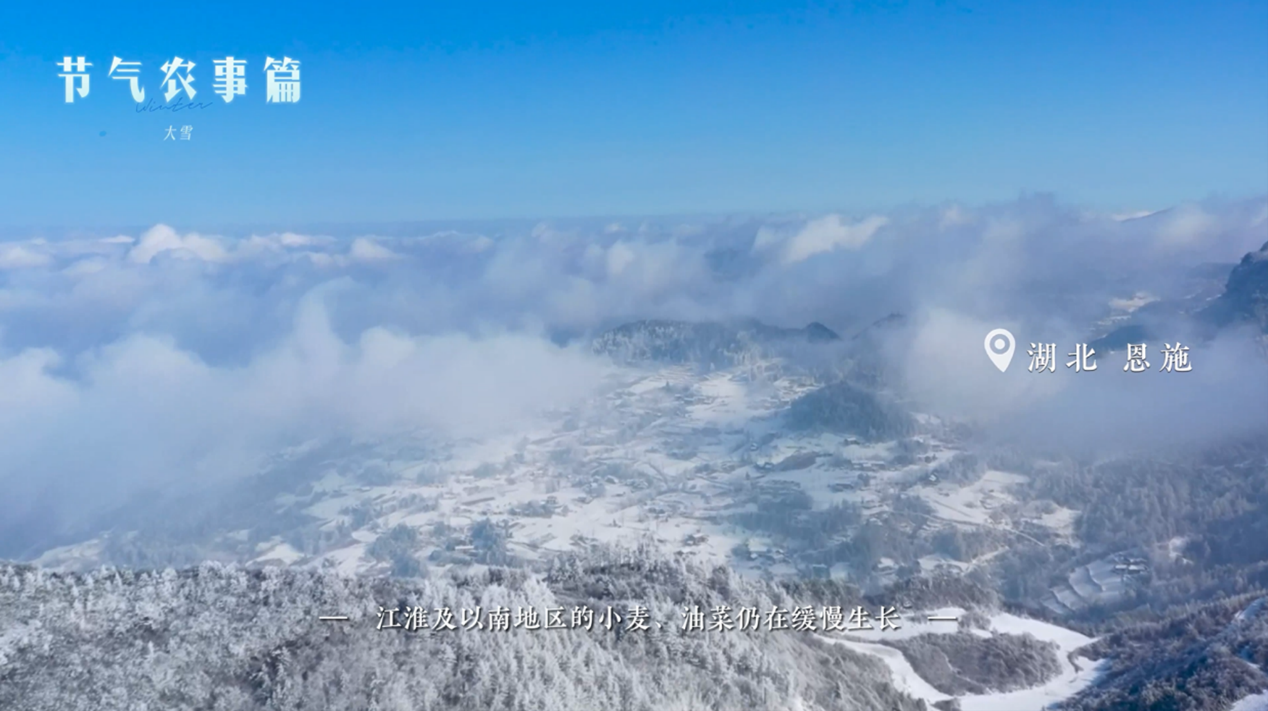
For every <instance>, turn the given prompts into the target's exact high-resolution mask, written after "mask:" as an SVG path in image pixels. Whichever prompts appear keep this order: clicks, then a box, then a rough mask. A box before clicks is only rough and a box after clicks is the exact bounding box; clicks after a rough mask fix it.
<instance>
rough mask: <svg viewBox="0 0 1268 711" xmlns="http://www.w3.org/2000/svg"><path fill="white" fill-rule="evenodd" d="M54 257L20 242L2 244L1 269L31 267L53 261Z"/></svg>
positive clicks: (0, 254)
mask: <svg viewBox="0 0 1268 711" xmlns="http://www.w3.org/2000/svg"><path fill="white" fill-rule="evenodd" d="M52 261H53V260H52V258H50V257H49V256H48V255H47V254H44V253H42V252H35V251H32V250H30V249H27V248H26V247H23V246H22V245H20V244H9V245H0V269H30V268H33V267H43V266H47V265H49V264H51V263H52Z"/></svg>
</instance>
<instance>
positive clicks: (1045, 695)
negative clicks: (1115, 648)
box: [960, 613, 1106, 711]
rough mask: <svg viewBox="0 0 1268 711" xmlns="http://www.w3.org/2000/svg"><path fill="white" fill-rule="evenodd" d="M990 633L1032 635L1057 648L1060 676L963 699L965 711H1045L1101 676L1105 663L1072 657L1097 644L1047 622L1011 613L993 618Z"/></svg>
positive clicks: (1086, 637)
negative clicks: (1042, 682)
mask: <svg viewBox="0 0 1268 711" xmlns="http://www.w3.org/2000/svg"><path fill="white" fill-rule="evenodd" d="M991 631H993V632H996V633H1002V634H1016V635H1020V634H1027V633H1028V634H1031V635H1033V636H1035V637H1036V638H1038V639H1041V640H1045V641H1048V642H1053V643H1055V644H1056V645H1057V647H1058V650H1057V660H1058V661H1059V662H1060V663H1061V673H1060V674H1058V675H1057V676H1056V677H1055V678H1053V679H1052V680H1051V681H1049V682H1047V683H1046V684H1042V685H1040V686H1035V687H1031V688H1029V689H1022V690H1019V691H1010V692H1003V693H994V694H980V695H975V696H961V697H960V706H961V708H963V709H964V711H1042V709H1045V708H1047V707H1048V706H1049V705H1051V704H1053V703H1056V702H1057V701H1061V700H1063V699H1068V698H1070V697H1071V696H1074V695H1075V694H1077V693H1078V692H1080V691H1082V690H1083V689H1085V688H1087V687H1088V686H1089V685H1091V684H1092V682H1094V681H1095V680H1096V679H1097V677H1098V676H1100V675H1101V673H1102V671H1103V669H1104V665H1105V664H1106V662H1105V661H1101V662H1096V663H1092V662H1087V661H1086V660H1084V662H1083V663H1082V664H1079V665H1076V664H1075V663H1074V662H1073V661H1072V659H1073V657H1072V653H1073V652H1074V651H1075V650H1076V649H1078V648H1080V647H1083V646H1085V645H1088V644H1091V643H1092V642H1094V641H1095V640H1093V639H1092V638H1091V637H1088V636H1086V635H1082V634H1079V633H1078V632H1075V631H1074V630H1068V629H1066V628H1064V627H1059V626H1057V625H1054V624H1050V623H1048V622H1042V621H1040V620H1032V619H1029V618H1026V617H1018V616H1016V615H1010V614H1008V613H998V614H995V615H992V616H991Z"/></svg>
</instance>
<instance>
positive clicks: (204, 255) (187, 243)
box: [128, 225, 229, 264]
mask: <svg viewBox="0 0 1268 711" xmlns="http://www.w3.org/2000/svg"><path fill="white" fill-rule="evenodd" d="M164 252H171V253H172V254H173V256H176V257H178V258H181V259H201V260H203V261H205V262H224V261H226V260H227V259H228V257H229V255H228V253H227V252H226V251H225V248H224V247H223V246H222V245H221V244H220V243H219V242H218V241H217V240H215V239H212V238H210V237H203V236H202V235H199V234H196V233H192V232H191V233H190V234H187V235H180V234H177V232H176V230H174V229H172V228H171V227H168V226H167V225H155V226H154V227H151V228H150V229H149V230H148V231H147V232H146V233H145V234H143V235H141V241H140V242H139V243H138V244H137V245H136V246H135V247H133V248H132V250H131V251H129V252H128V259H129V260H130V261H132V262H135V263H137V264H149V262H150V260H152V259H154V257H156V256H158V255H159V254H162V253H164Z"/></svg>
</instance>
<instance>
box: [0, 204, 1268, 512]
mask: <svg viewBox="0 0 1268 711" xmlns="http://www.w3.org/2000/svg"><path fill="white" fill-rule="evenodd" d="M380 232H381V233H391V234H392V235H393V236H383V235H382V234H379V235H375V234H368V233H367V234H357V235H351V236H346V237H339V238H336V237H328V236H322V235H319V234H296V233H280V234H259V235H251V236H248V237H245V238H235V239H229V238H224V237H219V236H216V235H209V234H196V233H188V232H186V233H182V232H178V231H176V230H173V229H172V228H170V227H167V226H165V225H157V226H154V227H152V228H150V229H149V230H147V231H144V232H143V233H140V234H124V235H114V234H110V235H99V236H95V237H91V238H85V237H75V238H66V239H56V240H52V239H49V240H45V239H27V240H18V241H10V242H8V243H3V244H0V485H2V486H3V487H4V489H5V490H6V492H7V495H6V497H5V503H0V520H7V521H8V522H10V524H12V522H13V521H16V520H18V519H19V518H20V517H21V516H24V515H27V514H29V512H31V511H35V510H40V511H47V512H48V514H49V515H50V516H53V517H61V518H65V517H73V516H76V515H79V514H80V513H82V512H83V511H86V510H87V509H88V508H89V504H91V505H92V506H108V505H110V504H112V503H117V502H119V501H122V500H124V499H126V498H128V497H129V496H132V495H133V494H135V493H136V492H138V491H142V490H145V489H147V488H150V487H157V488H163V487H170V486H173V485H176V486H180V485H181V483H182V482H186V481H204V480H208V481H215V480H219V479H223V478H226V477H234V476H240V475H242V474H245V473H250V472H251V471H253V470H254V466H255V463H256V462H258V461H259V459H260V457H262V456H266V455H268V454H269V453H271V452H272V451H275V450H276V449H277V448H279V447H282V446H286V445H289V444H294V443H295V442H299V441H304V440H306V439H309V438H312V437H321V436H334V435H338V436H351V437H366V438H374V437H378V436H386V435H389V434H393V433H397V432H401V431H407V430H413V429H434V430H439V431H445V432H449V433H452V434H482V433H485V432H489V431H493V430H503V429H506V428H513V427H515V426H516V424H517V423H520V422H522V421H524V419H525V418H527V417H530V416H531V415H532V414H533V413H534V412H535V411H537V410H539V409H540V408H542V407H547V406H555V405H566V404H568V403H571V402H576V401H577V400H578V399H580V398H583V397H585V396H586V395H587V394H588V393H590V392H593V391H594V388H596V387H597V386H598V385H599V383H600V382H601V380H602V375H603V369H604V368H605V367H606V366H605V364H603V363H601V362H599V361H598V360H596V359H595V358H594V357H593V356H591V355H590V354H588V352H586V351H585V349H584V348H582V347H580V346H579V345H575V344H574V345H567V343H566V338H563V337H566V336H572V335H579V334H585V333H592V332H594V331H595V330H597V329H601V328H604V327H607V326H611V325H616V324H618V323H621V322H623V321H626V320H630V319H637V318H676V319H687V320H707V319H719V318H727V317H735V316H741V317H756V318H758V319H761V320H763V321H766V322H769V323H772V324H776V325H785V326H802V325H804V324H806V323H808V322H810V321H820V322H823V323H825V324H827V325H828V326H830V327H832V328H834V329H836V330H838V331H840V332H842V333H843V334H846V335H850V334H853V333H854V332H856V331H858V330H860V329H862V328H863V327H865V326H866V325H867V324H869V323H871V322H872V321H874V320H875V319H877V318H880V317H882V316H885V315H887V314H889V313H891V312H903V313H906V314H908V315H909V316H910V320H909V324H910V325H909V327H908V328H907V329H906V330H904V331H902V332H900V333H898V334H896V335H895V337H894V338H893V339H892V340H891V341H889V342H886V343H885V344H884V345H883V346H882V347H883V348H886V349H888V350H887V354H888V356H889V357H890V358H891V359H892V360H893V362H894V363H895V364H896V365H898V366H899V367H898V368H896V370H897V371H899V372H902V373H903V374H904V377H903V387H904V388H906V390H907V392H906V393H905V394H907V395H909V396H911V397H913V398H915V399H916V400H917V401H918V402H920V403H921V404H922V405H923V406H925V407H928V408H929V409H931V410H935V411H938V412H944V413H947V414H953V415H957V416H963V417H969V418H974V419H977V420H983V421H989V420H991V419H992V418H996V419H998V418H999V416H1000V415H1001V414H1003V415H1006V416H1008V417H1006V418H1005V419H1010V420H1011V421H1012V422H1013V424H1014V429H1018V428H1017V427H1016V426H1015V425H1016V422H1017V420H1018V418H1017V417H1015V416H1013V415H1015V414H1016V413H1018V412H1021V411H1023V410H1033V411H1035V412H1036V413H1038V414H1036V415H1035V417H1036V419H1035V420H1034V422H1036V423H1037V424H1036V425H1035V428H1036V429H1039V430H1043V429H1044V428H1057V429H1060V428H1066V429H1065V430H1064V431H1065V432H1066V433H1067V435H1068V436H1069V437H1071V438H1075V439H1078V438H1080V437H1086V438H1087V439H1088V441H1092V440H1095V439H1097V438H1101V439H1103V438H1104V437H1105V433H1106V432H1107V431H1112V426H1121V432H1123V433H1127V432H1133V433H1139V432H1145V431H1148V430H1149V428H1150V427H1155V428H1156V429H1157V430H1158V431H1160V432H1169V431H1170V430H1168V429H1167V426H1164V424H1159V423H1165V422H1168V421H1171V422H1174V421H1175V420H1176V416H1175V414H1174V413H1169V412H1168V411H1167V409H1168V408H1174V407H1180V406H1183V407H1184V408H1187V409H1188V411H1190V412H1194V413H1200V414H1201V418H1202V423H1201V425H1199V426H1195V427H1192V428H1190V429H1189V430H1188V431H1189V432H1191V433H1209V434H1215V433H1218V432H1220V431H1221V428H1225V429H1227V427H1226V425H1229V423H1236V422H1240V423H1242V424H1243V425H1245V423H1247V422H1249V423H1251V425H1256V426H1257V423H1256V422H1255V418H1257V417H1260V416H1263V417H1264V418H1265V420H1264V426H1268V413H1265V412H1263V407H1260V408H1259V409H1258V410H1256V409H1255V408H1256V406H1257V405H1256V401H1255V398H1257V397H1260V396H1261V395H1262V396H1263V398H1264V399H1263V400H1261V401H1260V403H1264V402H1268V384H1266V382H1265V381H1266V380H1268V378H1266V377H1265V376H1266V374H1268V368H1265V366H1264V362H1263V361H1262V359H1257V358H1258V356H1257V355H1256V354H1255V353H1254V351H1253V350H1252V349H1251V348H1250V347H1249V346H1247V345H1246V343H1247V341H1246V339H1242V338H1239V337H1238V336H1237V334H1230V335H1227V336H1224V337H1222V338H1223V340H1217V341H1215V342H1212V343H1209V344H1206V345H1203V346H1201V349H1199V350H1195V352H1194V354H1193V358H1194V360H1195V362H1196V363H1198V364H1200V365H1201V368H1202V369H1204V370H1205V373H1206V374H1205V375H1204V374H1202V373H1200V372H1198V366H1196V365H1195V373H1193V374H1191V375H1192V377H1191V378H1190V382H1188V383H1186V384H1184V385H1183V386H1181V385H1178V384H1176V382H1177V381H1176V380H1175V379H1167V380H1164V379H1163V378H1166V377H1167V376H1162V375H1160V374H1158V373H1150V374H1149V375H1148V378H1150V379H1152V380H1153V383H1147V384H1146V385H1142V384H1141V383H1142V382H1147V381H1139V380H1138V381H1132V382H1130V383H1129V382H1128V381H1126V380H1124V379H1123V378H1121V377H1112V376H1115V375H1120V376H1121V375H1122V374H1121V373H1113V372H1099V373H1097V374H1095V375H1096V376H1098V377H1087V378H1083V379H1082V380H1077V381H1076V380H1075V379H1072V378H1071V377H1069V374H1068V373H1064V372H1063V373H1058V374H1055V375H1054V376H1053V378H1052V379H1050V380H1047V381H1043V380H1039V379H1036V378H1026V377H1025V376H1026V375H1028V374H1027V373H1025V372H1024V368H1025V365H1026V363H1025V362H1024V361H1025V360H1026V356H1025V354H1024V350H1025V348H1026V346H1027V344H1026V343H1025V342H1019V343H1018V344H1017V345H1018V353H1017V355H1016V360H1015V362H1014V366H1013V370H1011V371H1010V372H1009V373H1008V374H1007V375H1006V376H1003V378H1002V379H1001V377H997V376H999V373H997V372H995V371H994V370H993V369H990V368H989V364H988V363H987V362H986V359H985V354H984V352H983V350H982V337H983V336H984V334H985V332H986V331H988V330H990V328H994V327H997V326H1004V327H1008V328H1010V329H1012V330H1013V332H1014V333H1016V334H1017V335H1018V338H1019V341H1026V340H1045V341H1052V342H1056V343H1057V344H1058V349H1059V351H1060V353H1059V354H1058V355H1059V357H1061V356H1064V354H1065V352H1066V350H1068V349H1069V347H1070V346H1071V345H1072V344H1073V343H1074V342H1076V341H1085V340H1088V339H1089V338H1090V337H1091V334H1092V333H1093V331H1094V330H1095V324H1096V322H1097V321H1099V320H1101V319H1103V318H1105V317H1106V316H1107V315H1110V313H1111V311H1112V307H1111V304H1112V303H1116V304H1118V305H1119V306H1120V307H1122V306H1123V305H1124V304H1131V303H1136V302H1137V301H1139V300H1141V299H1145V300H1148V299H1161V300H1166V299H1173V298H1182V297H1187V296H1190V295H1191V294H1189V293H1186V291H1187V290H1190V289H1191V288H1193V285H1194V284H1195V283H1197V282H1196V281H1195V278H1196V277H1195V276H1194V275H1195V271H1194V270H1195V269H1198V268H1200V267H1202V265H1205V264H1209V263H1224V264H1231V263H1232V262H1234V261H1236V260H1237V259H1238V258H1240V257H1241V256H1242V255H1243V254H1244V253H1246V252H1248V251H1252V250H1254V249H1257V248H1258V247H1259V246H1260V245H1262V244H1263V243H1264V242H1265V241H1268V199H1256V200H1250V201H1243V202H1223V203H1204V204H1192V205H1184V206H1180V207H1177V208H1175V209H1173V210H1169V211H1164V212H1160V213H1154V214H1149V215H1143V216H1139V215H1137V216H1129V217H1123V216H1109V215H1094V214H1087V213H1084V212H1081V211H1079V210H1077V209H1075V208H1072V207H1069V206H1065V205H1061V204H1058V203H1056V202H1054V201H1052V200H1051V199H1048V198H1044V197H1033V198H1026V199H1022V200H1018V201H1016V202H1013V203H1008V204H1000V205H992V206H985V207H980V208H966V207H963V206H958V205H949V206H941V207H934V208H923V209H914V208H913V209H910V210H906V211H897V212H894V213H891V214H885V215H867V214H864V215H854V216H846V215H838V214H829V215H810V216H777V217H769V218H750V217H745V218H719V219H708V220H679V221H672V220H658V221H629V222H618V223H609V224H598V225H590V224H589V223H583V222H576V223H570V222H554V223H540V224H535V225H533V224H525V225H522V226H514V225H511V226H507V225H501V226H499V227H498V228H496V229H490V230H484V229H481V228H479V226H474V225H473V226H472V227H471V229H469V230H466V231H461V232H459V231H443V232H426V231H421V232H419V233H418V234H406V235H405V236H402V232H408V230H401V229H384V230H381V231H380ZM561 343H564V345H560V344H561ZM1156 345H1157V346H1160V345H1161V344H1156ZM1194 345H1195V346H1198V345H1199V344H1197V343H1195V344H1194ZM1202 349H1204V350H1202ZM1202 358H1206V363H1202ZM1061 360H1062V362H1061V364H1060V365H1063V364H1064V360H1065V359H1064V358H1061ZM1018 363H1020V366H1019V365H1018ZM1214 364H1218V367H1217V366H1216V365H1214ZM1155 367H1156V366H1155ZM1118 368H1121V366H1120V365H1119V363H1118V361H1117V360H1115V361H1113V363H1110V362H1108V361H1107V362H1106V365H1104V366H1103V371H1114V370H1116V369H1118ZM1059 370H1062V371H1064V370H1065V368H1059ZM1018 371H1020V372H1018ZM1089 375H1092V374H1089ZM1076 382H1077V387H1076V386H1075V385H1074V383H1076ZM1168 387H1171V388H1173V390H1170V391H1169V390H1167V389H1166V388H1168ZM1168 392H1170V393H1172V394H1171V395H1168V394H1167V393H1168ZM1220 397H1226V400H1224V401H1220V400H1218V399H1217V398H1220ZM1132 398H1134V399H1135V400H1134V402H1135V403H1136V404H1134V405H1128V404H1125V403H1126V402H1127V401H1129V400H1131V399H1132ZM1215 403H1219V404H1218V405H1217V404H1215ZM1146 405H1147V407H1145V406H1146ZM1089 411H1090V412H1091V413H1092V415H1088V412H1089ZM1080 413H1082V414H1081V415H1080ZM1133 416H1135V420H1134V421H1133V420H1132V417H1133ZM1089 417H1090V418H1091V422H1089ZM1076 418H1077V421H1076ZM1167 418H1170V419H1169V420H1168V419H1167ZM1142 421H1143V422H1142ZM1115 422H1117V423H1119V425H1112V423H1115ZM1129 422H1131V424H1129ZM1107 427H1111V430H1107ZM1021 429H1025V428H1021ZM1172 429H1177V428H1175V427H1173V428H1172ZM1080 433H1081V434H1080ZM5 528H6V526H5V525H0V532H2V531H3V530H4V529H5Z"/></svg>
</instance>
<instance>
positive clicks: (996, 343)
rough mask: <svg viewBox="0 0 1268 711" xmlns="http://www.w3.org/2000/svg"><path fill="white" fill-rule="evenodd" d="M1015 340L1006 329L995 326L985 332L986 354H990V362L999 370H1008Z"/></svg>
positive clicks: (1015, 343)
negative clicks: (993, 328) (988, 331)
mask: <svg viewBox="0 0 1268 711" xmlns="http://www.w3.org/2000/svg"><path fill="white" fill-rule="evenodd" d="M1016 345H1017V342H1016V341H1015V340H1014V339H1013V334H1011V333H1009V332H1008V330H1007V329H1003V328H997V329H995V330H994V331H991V332H990V333H988V334H986V355H988V356H990V358H991V362H992V363H994V364H995V367H996V368H999V372H1001V373H1002V372H1004V371H1005V370H1008V364H1009V363H1011V362H1012V360H1013V348H1014V346H1016Z"/></svg>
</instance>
